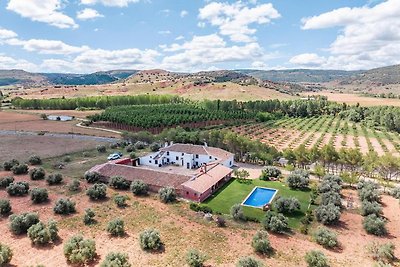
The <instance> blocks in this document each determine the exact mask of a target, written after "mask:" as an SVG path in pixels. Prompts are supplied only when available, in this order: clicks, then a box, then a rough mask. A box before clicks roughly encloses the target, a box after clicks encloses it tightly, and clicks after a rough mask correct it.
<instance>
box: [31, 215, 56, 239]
mask: <svg viewBox="0 0 400 267" xmlns="http://www.w3.org/2000/svg"><path fill="white" fill-rule="evenodd" d="M28 237H29V238H30V239H31V241H32V243H33V244H34V245H45V244H48V243H50V242H54V241H55V240H57V239H58V228H57V223H56V222H55V221H53V220H51V221H49V222H48V224H47V225H45V224H44V223H42V222H38V223H37V224H34V225H32V226H31V227H29V229H28Z"/></svg>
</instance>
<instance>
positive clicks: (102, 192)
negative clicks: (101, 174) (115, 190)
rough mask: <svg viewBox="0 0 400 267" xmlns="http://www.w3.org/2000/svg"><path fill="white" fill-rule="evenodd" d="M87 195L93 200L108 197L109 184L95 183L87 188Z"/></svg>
mask: <svg viewBox="0 0 400 267" xmlns="http://www.w3.org/2000/svg"><path fill="white" fill-rule="evenodd" d="M86 195H88V196H89V198H90V199H91V200H100V199H105V198H106V197H107V186H106V185H105V184H94V185H92V186H91V187H90V188H89V189H88V190H86Z"/></svg>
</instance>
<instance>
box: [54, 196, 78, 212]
mask: <svg viewBox="0 0 400 267" xmlns="http://www.w3.org/2000/svg"><path fill="white" fill-rule="evenodd" d="M53 211H54V213H56V214H71V213H74V212H75V202H73V201H72V200H70V199H64V198H60V199H59V200H57V201H56V204H55V205H54V208H53Z"/></svg>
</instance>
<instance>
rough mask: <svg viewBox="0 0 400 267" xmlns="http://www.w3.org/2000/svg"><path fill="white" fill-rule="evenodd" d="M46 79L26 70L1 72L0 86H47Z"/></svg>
mask: <svg viewBox="0 0 400 267" xmlns="http://www.w3.org/2000/svg"><path fill="white" fill-rule="evenodd" d="M46 83H47V81H46V78H45V77H44V76H42V75H41V74H37V73H30V72H26V71H24V70H0V86H6V85H14V84H37V85H42V84H46Z"/></svg>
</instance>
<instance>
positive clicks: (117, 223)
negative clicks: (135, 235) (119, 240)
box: [107, 219, 125, 236]
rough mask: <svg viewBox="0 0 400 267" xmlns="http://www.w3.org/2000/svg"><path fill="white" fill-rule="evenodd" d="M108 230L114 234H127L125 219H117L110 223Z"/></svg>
mask: <svg viewBox="0 0 400 267" xmlns="http://www.w3.org/2000/svg"><path fill="white" fill-rule="evenodd" d="M107 232H109V233H110V234H111V235H113V236H123V235H124V234H125V225H124V221H123V220H121V219H115V220H112V221H111V222H109V223H108V225H107Z"/></svg>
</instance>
